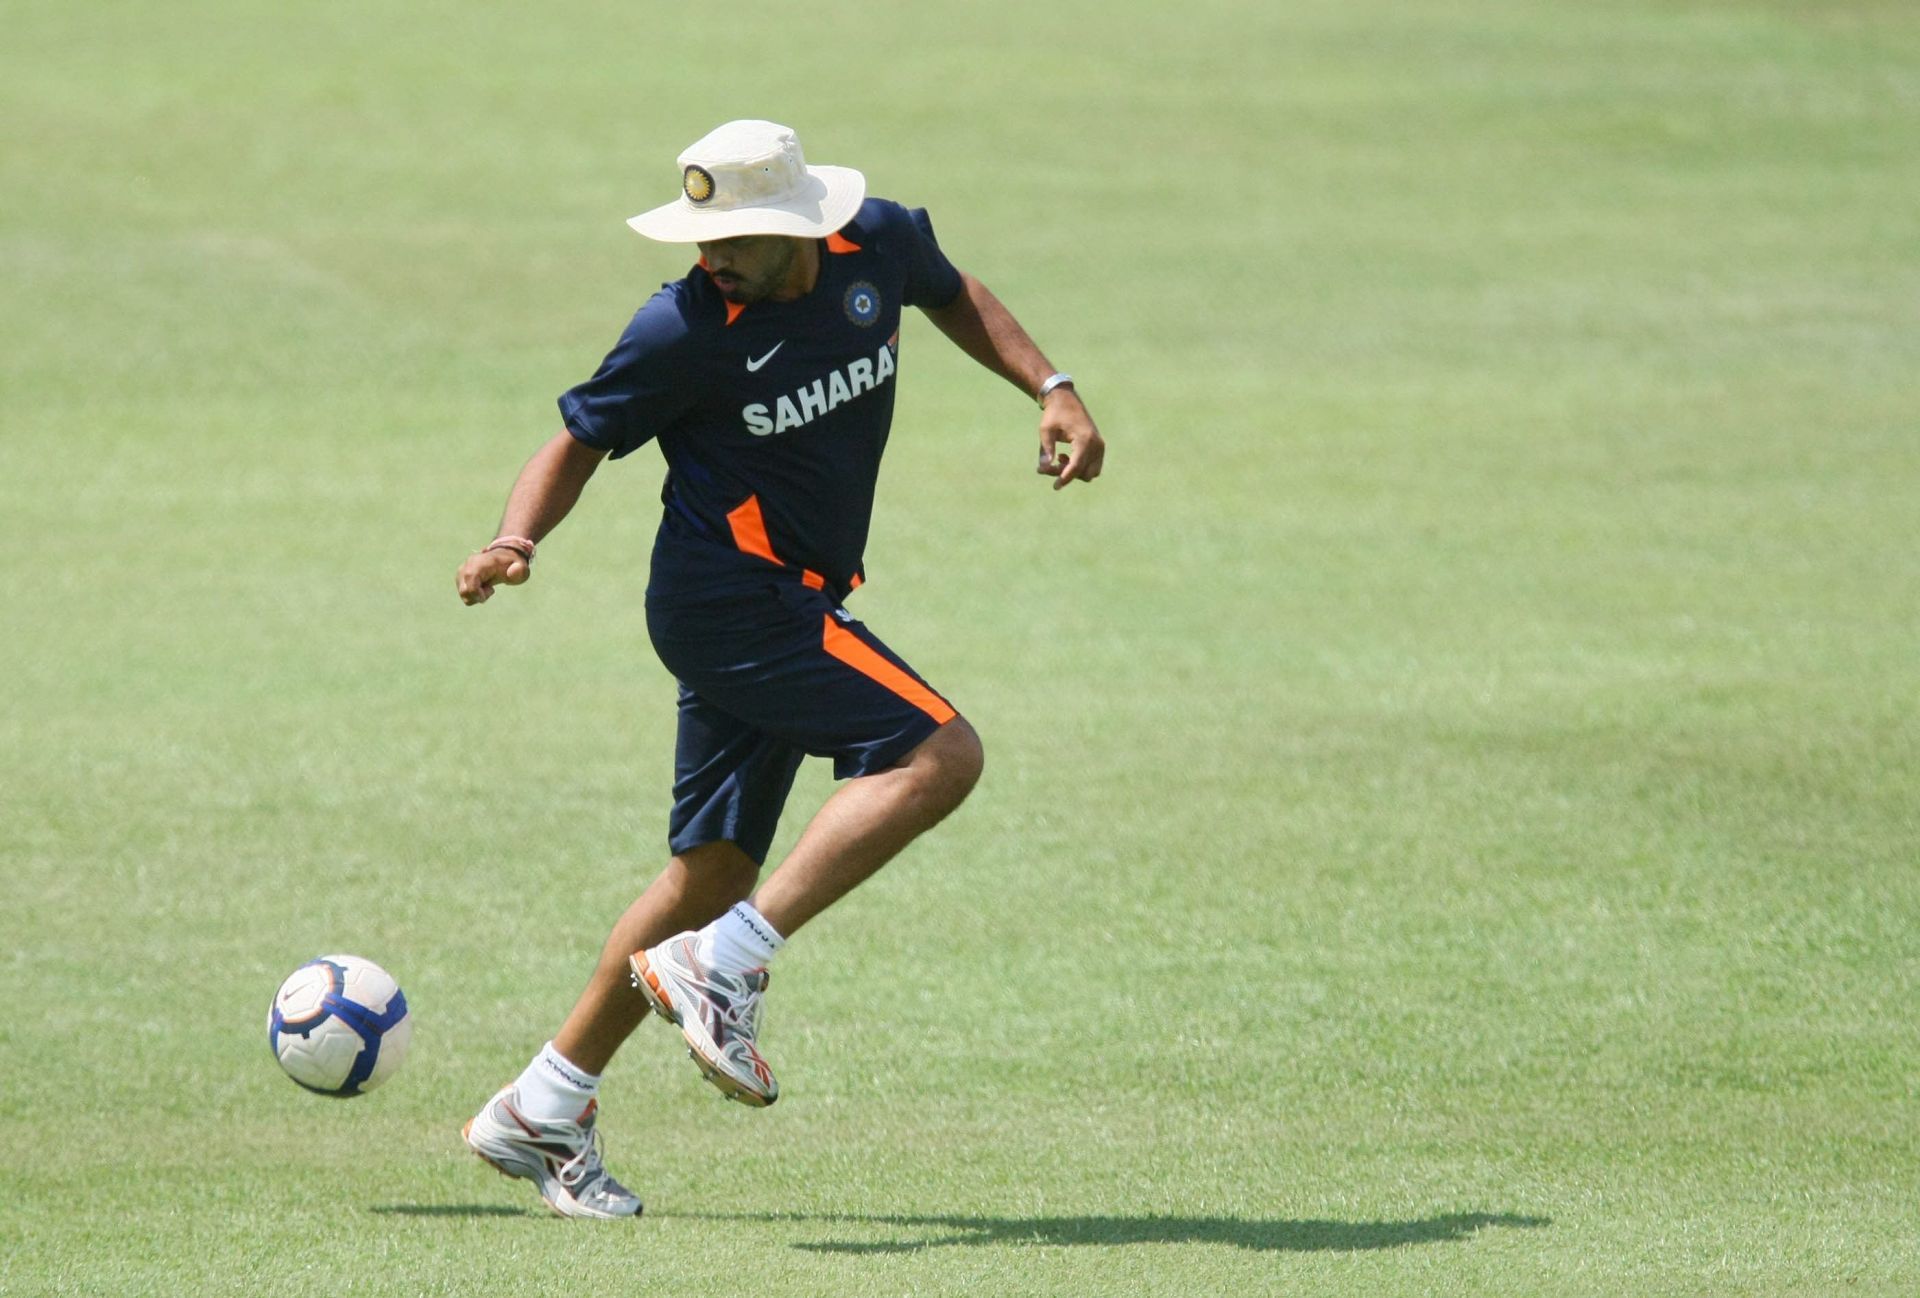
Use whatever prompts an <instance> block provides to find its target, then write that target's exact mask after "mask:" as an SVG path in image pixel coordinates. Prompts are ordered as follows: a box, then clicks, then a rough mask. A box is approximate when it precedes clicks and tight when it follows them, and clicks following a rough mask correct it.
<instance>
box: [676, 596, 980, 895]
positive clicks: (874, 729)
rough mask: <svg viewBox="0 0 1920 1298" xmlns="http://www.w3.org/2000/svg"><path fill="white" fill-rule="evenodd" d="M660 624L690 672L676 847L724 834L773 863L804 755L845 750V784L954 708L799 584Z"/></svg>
mask: <svg viewBox="0 0 1920 1298" xmlns="http://www.w3.org/2000/svg"><path fill="white" fill-rule="evenodd" d="M647 632H648V634H649V635H650V636H651V637H652V639H653V647H654V650H655V652H657V653H658V654H659V655H660V661H661V662H662V663H664V664H666V667H667V670H668V671H670V672H672V673H673V674H674V675H675V676H676V677H678V678H679V680H680V726H679V734H678V737H677V739H676V742H675V751H674V771H673V816H672V818H671V820H670V822H669V824H668V839H667V842H668V845H669V846H670V847H671V848H672V850H673V851H674V853H675V854H676V855H677V854H679V853H681V852H685V851H687V850H689V849H691V848H694V847H698V846H700V845H701V844H702V843H712V842H716V841H719V840H723V839H724V840H726V841H728V842H732V843H735V844H738V845H739V847H740V849H741V850H742V851H744V852H746V854H747V855H748V856H751V857H752V858H753V859H754V860H755V861H756V862H764V861H765V860H766V859H767V849H768V847H769V846H770V845H771V844H772V842H773V831H774V829H775V827H776V826H777V825H778V824H779V823H780V811H781V808H782V807H784V806H785V805H786V801H787V793H788V791H789V790H791V789H792V788H793V776H794V772H795V771H797V770H799V768H800V759H801V758H802V757H804V756H806V755H808V754H812V755H813V756H816V757H831V758H833V773H834V776H835V778H837V779H842V780H844V779H848V778H850V777H852V776H856V775H871V774H873V773H874V772H876V771H883V770H886V769H887V768H888V767H889V766H893V765H895V764H896V763H897V762H899V761H900V759H901V758H903V757H905V756H906V755H907V754H908V753H910V752H912V751H913V750H914V749H915V748H917V747H919V745H920V744H921V742H922V741H924V740H925V739H926V738H927V737H928V736H929V735H931V734H932V733H933V732H934V731H936V730H938V729H939V728H940V727H941V726H943V725H945V724H946V723H947V722H948V721H950V720H952V719H953V717H954V715H955V713H954V710H953V708H952V706H951V705H949V704H948V702H947V701H946V700H945V699H943V698H941V697H940V696H939V695H938V694H936V693H934V692H933V690H932V689H931V688H929V687H928V685H927V683H926V682H925V681H924V680H922V679H921V678H920V676H919V675H918V674H917V673H916V672H915V671H914V670H913V668H911V667H909V666H908V665H907V664H906V662H905V661H904V660H903V659H901V658H900V657H899V655H897V654H895V653H894V652H893V651H892V650H891V649H889V648H887V646H886V645H885V644H883V643H882V642H881V640H880V637H878V636H876V635H875V634H873V632H871V631H869V630H867V628H866V627H865V626H864V625H862V624H861V623H859V622H856V621H854V620H853V617H852V615H850V614H849V613H848V612H847V611H846V610H845V609H843V608H841V607H840V606H839V605H838V604H836V603H835V602H834V601H833V599H832V598H831V597H829V596H828V595H827V594H826V593H825V592H823V591H818V590H813V589H811V588H809V587H807V586H805V585H803V584H801V583H800V582H799V581H770V582H768V583H767V584H766V585H765V586H763V587H756V588H754V589H752V590H749V591H746V592H743V593H740V594H737V595H730V596H728V597H726V598H724V599H720V600H715V601H712V602H708V603H700V604H677V603H676V604H667V605H662V606H659V607H656V606H654V605H651V604H649V605H648V608H647Z"/></svg>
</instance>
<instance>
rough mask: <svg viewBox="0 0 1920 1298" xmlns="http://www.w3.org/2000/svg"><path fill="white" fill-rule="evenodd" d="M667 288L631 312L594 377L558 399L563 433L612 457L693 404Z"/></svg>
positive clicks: (681, 335)
mask: <svg viewBox="0 0 1920 1298" xmlns="http://www.w3.org/2000/svg"><path fill="white" fill-rule="evenodd" d="M672 290H673V286H672V285H668V286H667V287H666V288H663V289H662V290H661V291H660V292H658V293H656V294H654V296H653V297H652V298H651V299H650V300H649V301H648V302H647V304H646V305H645V306H643V307H641V308H640V310H639V311H637V312H635V313H634V317H633V319H632V320H631V321H630V322H629V323H628V324H627V328H626V331H625V332H624V333H622V334H621V335H620V341H619V342H618V343H616V344H614V348H613V350H612V351H610V352H608V353H607V358H606V359H605V360H604V361H602V362H600V368H599V370H598V371H597V372H595V374H594V376H593V377H592V378H590V379H588V380H587V381H586V382H585V383H582V384H579V385H578V386H576V387H573V388H569V389H568V390H567V391H566V392H565V393H564V394H562V396H561V397H560V418H561V420H562V422H564V423H565V424H566V426H567V431H568V432H570V433H572V434H573V435H574V436H575V437H576V438H578V439H579V440H580V441H582V442H585V443H586V444H587V445H588V446H594V447H598V448H600V449H601V450H604V451H610V452H612V454H613V458H614V459H616V460H617V459H619V458H620V457H621V456H623V455H627V454H630V453H631V452H633V451H637V450H639V449H640V448H641V447H642V446H645V445H646V444H647V443H648V442H650V441H652V440H653V439H654V438H655V437H658V436H659V435H660V433H661V432H662V431H663V430H664V429H666V428H667V427H668V426H669V425H671V424H672V423H673V421H674V420H675V419H677V418H679V416H680V415H681V414H683V413H684V412H685V411H686V410H687V408H688V407H689V406H690V405H692V403H693V397H694V394H693V392H692V390H691V389H690V387H689V385H688V383H687V366H686V365H685V363H684V361H683V359H682V357H683V348H682V344H683V343H684V342H685V341H686V338H687V336H688V327H687V321H686V317H685V316H684V314H683V313H682V312H681V309H680V302H679V298H678V295H677V294H675V293H674V292H673V291H672Z"/></svg>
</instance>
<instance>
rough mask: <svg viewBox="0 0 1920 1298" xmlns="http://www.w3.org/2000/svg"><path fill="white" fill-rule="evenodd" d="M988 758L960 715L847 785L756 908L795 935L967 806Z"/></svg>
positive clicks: (811, 825) (763, 890)
mask: <svg viewBox="0 0 1920 1298" xmlns="http://www.w3.org/2000/svg"><path fill="white" fill-rule="evenodd" d="M984 760H985V759H984V755H983V753H982V751H981V748H980V736H979V735H978V734H976V733H975V732H974V729H973V727H972V726H970V725H968V724H967V720H966V718H965V717H955V718H954V719H953V720H951V721H949V722H947V724H945V725H944V726H941V727H940V729H938V730H936V731H934V732H933V734H932V735H930V736H928V738H927V739H926V740H925V741H924V742H922V743H921V744H920V746H919V747H918V748H915V749H914V750H913V751H912V752H910V753H908V754H907V755H906V757H905V758H903V759H902V760H901V761H900V763H899V764H898V765H897V766H891V767H888V768H887V769H886V770H884V771H878V772H875V773H874V774H872V775H863V776H860V777H858V778H856V779H852V780H848V781H847V782H846V783H845V784H844V785H842V786H841V787H840V788H839V789H838V790H837V791H836V792H835V793H834V795H833V796H832V797H831V798H828V799H827V801H826V805H824V806H823V807H821V808H820V810H819V811H818V812H817V813H815V815H814V817H813V819H812V820H811V821H810V822H808V824H807V828H806V831H805V832H804V833H802V834H801V835H800V841H799V842H798V843H795V844H794V846H793V850H792V851H791V852H789V853H787V858H786V860H784V861H782V862H781V863H780V868H779V869H777V870H775V871H774V872H773V873H772V874H771V875H769V876H768V877H767V881H766V882H765V883H763V884H761V885H760V890H759V891H758V892H756V893H755V894H754V897H753V905H754V908H755V909H757V910H758V911H759V912H760V914H761V915H763V916H764V917H765V918H766V921H767V922H768V923H769V924H771V925H773V927H774V928H775V929H776V930H777V931H778V932H779V933H780V935H781V936H782V937H792V936H793V935H794V932H795V931H796V930H797V929H799V928H800V926H801V925H803V924H805V923H806V922H807V921H808V920H810V919H812V918H813V917H814V916H815V915H818V914H819V913H820V912H821V911H823V910H825V909H826V908H827V907H829V906H831V905H832V904H833V903H834V902H836V901H838V900H840V898H842V897H844V896H846V895H847V894H848V893H849V892H851V891H853V889H854V888H855V887H857V886H858V885H859V884H861V883H862V882H864V881H865V880H866V879H868V878H869V877H871V876H872V875H873V874H874V873H875V872H876V871H878V870H879V869H880V867H881V866H883V865H885V864H886V863H887V862H888V861H890V860H892V859H893V858H894V857H895V856H897V855H898V854H899V853H900V850H901V849H902V848H904V847H905V846H906V845H907V844H908V843H911V842H912V841H913V840H914V839H916V838H918V837H919V836H920V835H921V834H923V833H925V832H926V831H927V830H929V829H932V828H933V827H934V826H935V825H937V824H939V823H940V822H941V821H942V820H943V819H945V818H946V816H947V814H948V813H949V812H951V811H952V810H953V809H954V808H955V807H958V806H959V805H960V804H961V803H962V802H963V801H965V800H966V797H967V794H968V793H970V792H972V790H973V786H974V785H975V784H976V783H978V781H979V779H980V769H981V765H982V763H983V761H984ZM722 909H723V910H724V909H725V907H722ZM657 940H658V939H656V941H657ZM631 949H633V950H638V949H639V948H637V947H635V948H631Z"/></svg>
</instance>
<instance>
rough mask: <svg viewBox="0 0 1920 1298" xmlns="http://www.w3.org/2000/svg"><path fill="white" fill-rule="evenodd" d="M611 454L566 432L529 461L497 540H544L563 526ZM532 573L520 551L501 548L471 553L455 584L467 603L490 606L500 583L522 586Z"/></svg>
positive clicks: (508, 501) (562, 432)
mask: <svg viewBox="0 0 1920 1298" xmlns="http://www.w3.org/2000/svg"><path fill="white" fill-rule="evenodd" d="M606 456H607V453H606V452H605V451H604V450H601V449H599V448H598V447H593V446H588V445H587V444H586V443H585V442H583V441H581V440H580V439H579V438H577V437H575V436H574V435H573V434H572V433H570V432H568V431H566V430H565V429H564V428H563V429H561V430H560V432H559V433H558V434H556V435H555V436H554V438H553V439H552V440H551V441H549V442H548V443H547V444H546V445H545V446H543V447H541V448H540V449H539V450H538V451H535V452H534V455H533V458H532V459H530V460H528V461H527V464H526V467H525V468H523V469H521V470H520V477H519V478H518V479H517V480H515V482H514V484H513V491H512V492H511V493H509V494H508V496H507V508H506V512H505V513H503V514H502V515H501V516H500V528H499V530H498V531H497V532H495V533H494V535H495V536H497V537H526V538H527V539H528V540H530V541H539V540H540V539H541V538H542V537H544V536H546V535H547V533H549V532H551V531H552V530H553V529H554V528H556V527H558V526H559V525H560V520H561V519H563V518H565V517H566V516H567V512H568V511H569V510H571V509H572V508H573V505H574V502H575V501H577V500H579V499H580V491H581V488H583V487H585V486H586V485H587V479H588V478H591V477H592V476H593V471H594V470H595V469H597V468H599V467H600V461H601V460H603V459H605V458H606ZM530 574H531V569H530V567H529V565H528V562H527V559H526V558H525V557H524V556H522V555H521V554H520V553H519V552H518V551H516V550H512V549H507V548H504V547H502V548H499V549H488V550H481V551H479V552H478V553H476V554H472V555H469V556H468V557H467V561H466V562H465V563H463V564H461V565H460V575H459V576H458V577H457V578H456V579H455V584H456V586H457V587H458V589H459V591H460V601H461V603H463V604H484V603H485V602H486V601H487V600H488V599H489V598H491V597H492V595H493V588H494V587H495V586H496V585H500V584H503V583H504V584H505V585H508V586H518V585H519V584H520V583H521V582H523V581H525V580H526V579H527V577H528V576H529V575H530Z"/></svg>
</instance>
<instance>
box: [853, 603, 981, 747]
mask: <svg viewBox="0 0 1920 1298" xmlns="http://www.w3.org/2000/svg"><path fill="white" fill-rule="evenodd" d="M822 620H823V622H824V624H825V628H826V629H825V631H824V633H823V634H822V636H821V638H820V643H821V645H822V646H823V647H825V649H826V651H827V652H828V653H830V654H832V655H833V656H834V657H835V658H838V659H839V660H840V661H841V662H843V663H845V664H846V665H847V666H849V667H851V668H853V669H854V670H855V671H857V672H859V673H860V674H861V675H862V676H865V677H867V678H869V679H871V680H875V681H878V682H880V684H882V685H884V686H886V687H887V688H888V689H889V690H892V691H893V692H894V693H895V694H898V695H899V696H900V697H901V698H903V699H905V700H906V701H907V702H909V703H911V704H913V706H914V707H916V708H919V709H920V710H921V711H922V712H924V713H926V714H927V715H928V716H930V717H932V718H933V719H934V720H935V721H936V722H938V723H939V724H940V725H943V726H944V725H946V724H947V722H949V721H951V720H953V719H954V717H956V716H957V715H959V714H958V713H956V712H955V711H954V710H953V709H952V708H951V707H950V706H948V704H947V701H946V700H945V699H943V698H941V697H940V696H939V695H938V694H935V693H934V692H933V691H932V690H930V689H928V688H927V687H926V686H925V685H922V684H921V683H920V682H919V681H917V680H915V679H914V678H913V677H912V676H911V675H909V674H908V673H906V672H903V671H901V670H900V669H899V668H898V667H895V666H894V665H893V664H892V663H891V662H889V661H888V660H887V659H886V657H885V656H884V655H882V654H880V653H879V652H878V651H877V650H875V649H874V647H873V646H872V645H870V644H868V643H867V642H866V641H865V640H862V639H861V638H860V637H859V636H857V635H855V634H854V633H853V632H851V631H849V630H847V629H846V628H845V627H843V626H841V625H840V624H839V623H838V622H835V621H834V620H833V614H831V613H829V614H827V615H826V616H825V618H824V619H822Z"/></svg>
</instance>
